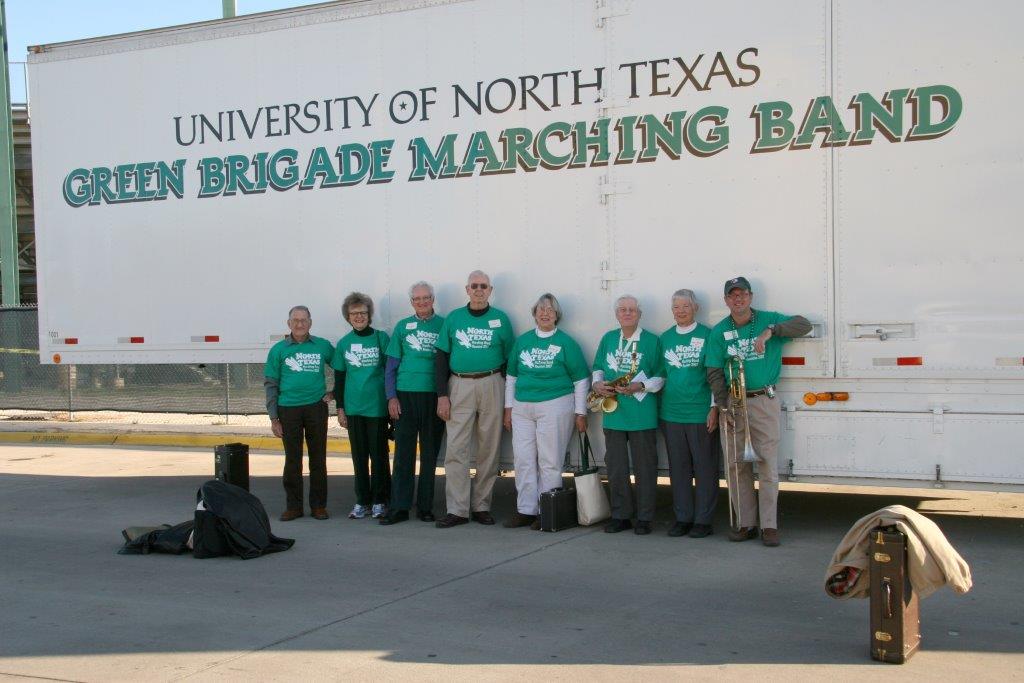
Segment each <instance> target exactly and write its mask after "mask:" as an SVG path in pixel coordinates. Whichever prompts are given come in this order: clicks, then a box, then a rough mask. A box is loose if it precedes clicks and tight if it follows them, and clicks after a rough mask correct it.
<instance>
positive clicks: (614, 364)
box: [604, 349, 644, 373]
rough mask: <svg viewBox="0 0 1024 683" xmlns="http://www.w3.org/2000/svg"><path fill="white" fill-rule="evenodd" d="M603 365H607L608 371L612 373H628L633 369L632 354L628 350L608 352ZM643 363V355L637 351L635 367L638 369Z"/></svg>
mask: <svg viewBox="0 0 1024 683" xmlns="http://www.w3.org/2000/svg"><path fill="white" fill-rule="evenodd" d="M604 361H605V363H606V364H607V365H608V369H609V370H611V371H612V372H622V373H625V372H629V371H630V369H631V368H632V367H633V352H632V351H630V350H629V349H621V350H619V351H615V352H610V353H608V355H607V356H605V358H604ZM643 361H644V354H642V353H640V352H639V351H637V352H636V367H637V368H639V367H640V364H641V363H643Z"/></svg>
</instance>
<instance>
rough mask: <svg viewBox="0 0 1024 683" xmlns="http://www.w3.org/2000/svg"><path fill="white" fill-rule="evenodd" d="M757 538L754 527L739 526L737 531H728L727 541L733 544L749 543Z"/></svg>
mask: <svg viewBox="0 0 1024 683" xmlns="http://www.w3.org/2000/svg"><path fill="white" fill-rule="evenodd" d="M755 538H757V527H756V526H741V527H740V528H739V529H729V540H730V541H733V542H735V543H740V542H742V541H750V540H752V539H755Z"/></svg>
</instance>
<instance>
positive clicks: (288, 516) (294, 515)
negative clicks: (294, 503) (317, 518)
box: [278, 510, 302, 522]
mask: <svg viewBox="0 0 1024 683" xmlns="http://www.w3.org/2000/svg"><path fill="white" fill-rule="evenodd" d="M299 517H302V510H285V511H284V512H282V513H281V516H280V517H278V519H280V520H281V521H282V522H290V521H292V520H293V519H298V518H299Z"/></svg>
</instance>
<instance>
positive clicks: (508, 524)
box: [502, 511, 537, 529]
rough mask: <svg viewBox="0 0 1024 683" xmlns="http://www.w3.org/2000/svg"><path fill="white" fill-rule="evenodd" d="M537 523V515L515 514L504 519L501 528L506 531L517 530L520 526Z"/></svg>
mask: <svg viewBox="0 0 1024 683" xmlns="http://www.w3.org/2000/svg"><path fill="white" fill-rule="evenodd" d="M536 521H537V515H524V514H523V513H521V512H518V511H517V512H516V513H515V514H514V515H512V516H511V517H509V518H508V519H506V520H505V521H504V522H503V523H502V526H503V527H505V528H506V529H518V528H519V527H521V526H530V525H531V524H533V523H534V522H536Z"/></svg>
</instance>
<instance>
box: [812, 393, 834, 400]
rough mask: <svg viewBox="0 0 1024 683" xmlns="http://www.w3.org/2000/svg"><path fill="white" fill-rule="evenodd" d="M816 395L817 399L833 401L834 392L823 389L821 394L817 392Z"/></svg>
mask: <svg viewBox="0 0 1024 683" xmlns="http://www.w3.org/2000/svg"><path fill="white" fill-rule="evenodd" d="M814 397H815V398H816V399H818V400H819V401H831V400H832V394H831V393H829V392H827V391H823V392H821V393H820V394H815V395H814Z"/></svg>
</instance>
